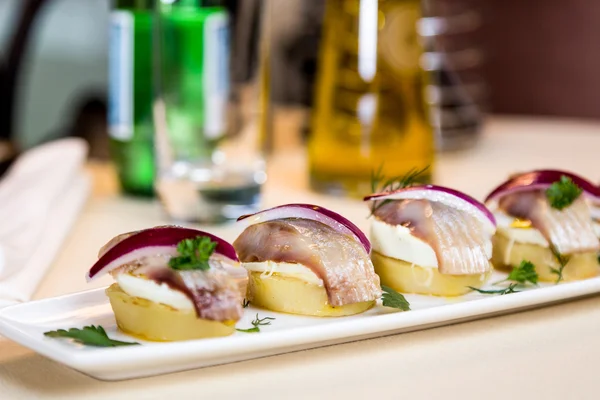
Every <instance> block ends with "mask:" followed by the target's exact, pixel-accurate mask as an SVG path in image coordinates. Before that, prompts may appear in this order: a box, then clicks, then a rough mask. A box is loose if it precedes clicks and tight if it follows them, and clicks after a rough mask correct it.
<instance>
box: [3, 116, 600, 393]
mask: <svg viewBox="0 0 600 400" xmlns="http://www.w3.org/2000/svg"><path fill="white" fill-rule="evenodd" d="M599 152H600V123H589V122H578V121H565V120H547V119H539V120H535V119H507V118H503V119H494V120H492V121H491V123H490V124H489V125H488V129H487V131H486V134H485V137H484V140H483V141H482V142H481V143H480V145H479V146H478V147H477V148H476V149H474V150H471V151H469V152H466V153H456V154H446V155H443V156H442V157H440V159H439V163H438V165H437V167H436V175H437V181H438V182H439V183H442V184H445V185H452V186H455V187H457V188H459V189H462V190H465V191H466V192H468V193H471V194H472V195H474V196H476V197H479V198H481V197H483V196H484V195H485V194H486V193H487V192H488V191H489V190H490V189H491V188H492V187H493V186H494V185H495V184H497V183H499V182H500V181H501V180H502V179H504V178H505V176H506V175H507V174H508V173H510V172H514V171H518V170H524V169H530V168H543V167H557V168H567V169H571V170H573V171H576V172H579V173H581V174H583V175H585V176H587V177H588V178H590V179H593V180H595V181H600V162H599V160H600V157H598V153H599ZM270 165H271V168H270V175H269V183H268V185H267V186H266V189H265V194H266V197H265V201H266V204H265V205H267V206H270V205H274V204H279V203H284V202H291V201H294V202H313V203H317V204H322V205H324V206H327V207H331V208H333V209H336V210H338V211H339V212H341V213H342V214H345V215H347V216H348V217H350V218H351V219H352V220H353V221H355V222H356V223H358V224H359V225H360V226H361V227H362V228H366V220H365V218H364V217H365V216H366V215H367V211H366V209H365V207H364V205H363V204H362V203H361V202H358V201H349V200H342V199H335V198H330V197H326V196H321V195H317V194H314V193H310V192H308V191H307V183H306V182H307V178H306V174H305V171H306V169H305V168H304V166H305V160H304V157H303V154H302V153H300V152H293V151H292V152H282V153H280V154H278V156H277V157H275V158H274V159H273V160H272V163H271V164H270ZM284 165H285V166H286V168H282V166H284ZM90 170H91V171H92V172H93V175H94V177H95V178H96V180H95V187H94V194H93V196H92V199H91V200H90V201H89V203H88V205H87V207H86V209H85V211H84V213H83V214H82V215H81V217H80V219H79V221H78V223H77V224H76V226H75V228H74V229H73V231H72V233H71V235H70V236H69V238H68V240H67V242H66V243H65V245H64V248H63V250H62V252H61V253H60V255H59V257H58V258H57V259H56V260H55V263H54V267H53V268H52V270H51V271H50V272H49V274H48V275H47V276H46V278H45V279H44V281H43V284H42V286H41V287H40V288H39V290H38V292H37V294H36V298H44V297H49V296H55V295H58V294H64V293H69V292H75V291H80V290H85V289H90V288H92V287H98V286H103V285H106V284H108V283H109V282H110V278H108V277H107V278H105V279H101V280H100V281H99V282H94V284H91V285H88V284H86V282H85V279H84V273H85V271H86V270H87V268H88V267H89V266H90V265H91V263H92V262H93V261H94V258H95V255H96V252H97V249H98V248H99V247H100V246H101V245H102V244H103V243H104V242H105V241H106V240H107V239H108V238H110V237H111V236H113V235H115V234H117V233H120V232H123V231H129V230H134V229H139V228H143V227H148V226H152V225H158V224H162V223H165V222H166V220H165V219H164V217H163V215H162V213H161V210H160V208H159V206H158V205H157V204H155V203H154V202H152V201H142V200H135V199H127V198H122V197H120V196H118V195H117V192H116V190H117V187H116V184H115V181H114V175H113V174H112V173H111V170H110V168H109V167H107V166H103V165H90ZM211 229H212V228H211ZM213 230H214V231H215V233H217V234H219V235H222V236H224V237H225V238H228V239H233V238H235V236H236V234H237V229H236V228H234V227H231V226H224V227H218V228H215V229H213ZM598 360H600V296H595V297H590V298H587V299H584V300H578V301H573V302H569V303H565V304H561V305H554V306H551V307H545V308H542V309H538V310H533V311H527V312H522V313H518V314H513V315H508V316H503V317H495V318H489V319H484V320H480V321H476V322H470V323H464V324H458V325H453V326H448V327H443V328H436V329H431V330H426V331H420V332H415V333H409V334H402V335H396V336H390V337H385V338H380V339H373V340H367V341H361V342H354V343H350V344H345V345H338V346H333V347H326V348H320V349H315V350H309V351H302V352H297V353H291V354H285V355H280V356H275V357H269V358H263V359H257V360H252V361H246V362H241V363H236V364H229V365H223V366H217V367H211V368H205V369H199V370H193V371H188V372H182V373H176V374H170V375H165V376H159V377H153V378H145V379H138V380H131V381H124V382H114V383H110V382H101V381H97V380H95V379H92V378H89V377H87V376H84V375H82V374H80V373H78V372H75V371H73V370H70V369H68V368H66V367H63V366H61V365H59V364H56V363H54V362H52V361H50V360H47V359H45V358H44V357H41V356H39V355H37V354H35V353H33V352H31V351H29V350H28V349H25V348H23V347H21V346H19V345H17V344H14V343H12V342H9V341H7V340H4V339H0V399H2V400H4V399H29V398H31V399H38V398H39V399H51V398H52V399H53V398H56V399H83V398H85V399H107V398H110V399H111V400H117V399H166V398H169V399H204V398H206V399H217V398H219V399H221V398H239V399H250V398H252V399H254V398H265V399H266V398H268V399H284V398H285V399H304V398H332V397H333V398H340V399H341V398H344V399H347V398H352V399H354V398H356V399H362V398H369V399H371V398H372V399H376V398H398V399H434V398H444V399H482V398H485V399H505V398H516V399H520V398H523V399H559V398H560V399H598V398H600V384H598V383H597V382H598V381H599V380H600V379H599V378H598V377H599V376H600V372H599V371H600V369H599V368H598V365H599V361H598Z"/></svg>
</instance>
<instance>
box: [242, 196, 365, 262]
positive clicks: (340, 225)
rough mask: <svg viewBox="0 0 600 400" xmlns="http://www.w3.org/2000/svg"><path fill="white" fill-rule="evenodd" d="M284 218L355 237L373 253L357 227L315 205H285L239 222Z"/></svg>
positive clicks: (258, 222) (250, 222)
mask: <svg viewBox="0 0 600 400" xmlns="http://www.w3.org/2000/svg"><path fill="white" fill-rule="evenodd" d="M284 218H302V219H310V220H313V221H317V222H321V223H323V224H325V225H327V226H329V227H330V228H333V229H334V230H336V231H337V232H340V233H343V234H345V235H349V236H354V237H355V238H356V239H357V240H358V241H359V242H360V243H361V244H362V245H363V247H364V248H365V250H366V252H367V253H370V252H371V242H369V239H367V237H366V236H365V234H364V233H363V232H362V231H361V230H360V229H359V228H358V227H357V226H356V225H354V224H353V223H352V222H350V221H349V220H348V219H346V218H345V217H342V216H341V215H340V214H338V213H336V212H333V211H331V210H328V209H326V208H323V207H319V206H315V205H313V204H285V205H281V206H277V207H273V208H269V209H267V210H263V211H260V212H257V213H256V214H250V215H242V216H241V217H239V218H238V221H242V220H246V222H247V223H248V225H254V224H260V223H261V222H267V221H273V220H276V219H284Z"/></svg>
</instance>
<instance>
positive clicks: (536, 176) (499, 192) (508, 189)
mask: <svg viewBox="0 0 600 400" xmlns="http://www.w3.org/2000/svg"><path fill="white" fill-rule="evenodd" d="M563 175H564V176H566V177H568V178H571V180H572V181H573V183H574V184H576V185H577V186H579V187H580V188H581V189H582V190H583V192H584V193H585V194H586V196H587V197H588V198H589V199H590V200H592V201H593V202H594V203H600V188H599V187H597V186H595V185H594V184H592V183H591V182H589V181H588V180H587V179H585V178H582V177H581V176H579V175H575V174H573V173H571V172H567V171H560V170H555V169H544V170H535V171H530V172H525V173H522V174H519V175H515V176H512V177H511V178H510V179H508V180H507V181H506V182H504V183H502V184H501V185H499V186H498V187H496V188H495V189H494V190H492V192H491V193H490V194H489V195H488V196H487V197H486V199H485V203H486V204H488V205H491V206H495V205H496V203H497V201H498V200H499V199H500V198H502V197H504V196H506V195H508V194H513V193H517V192H524V191H531V190H545V189H548V188H549V187H550V186H551V185H552V184H553V183H554V182H557V181H559V180H560V178H561V176H563Z"/></svg>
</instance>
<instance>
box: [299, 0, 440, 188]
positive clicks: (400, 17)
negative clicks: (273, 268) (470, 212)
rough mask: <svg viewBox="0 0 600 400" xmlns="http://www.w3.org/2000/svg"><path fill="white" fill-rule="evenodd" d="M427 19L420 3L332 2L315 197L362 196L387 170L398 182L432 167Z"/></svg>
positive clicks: (315, 131) (320, 93)
mask: <svg viewBox="0 0 600 400" xmlns="http://www.w3.org/2000/svg"><path fill="white" fill-rule="evenodd" d="M420 17H421V8H420V1H419V0H328V1H327V5H326V10H325V16H324V22H323V37H322V42H321V48H320V54H319V64H318V70H317V72H318V76H317V80H316V90H315V96H316V98H315V103H314V108H313V111H312V112H313V114H312V120H311V133H310V137H309V142H308V150H309V165H310V175H311V186H312V187H313V189H315V190H317V191H321V192H328V193H334V194H344V195H351V196H362V195H365V194H368V193H370V192H371V185H370V177H371V173H372V172H373V171H374V170H377V169H378V168H380V167H381V166H383V174H384V175H386V176H397V175H403V174H405V173H406V172H408V171H409V170H411V169H412V168H419V169H420V168H423V167H426V166H428V165H431V164H432V162H433V158H434V151H435V149H434V139H433V133H432V128H431V126H430V123H429V117H428V114H427V108H426V106H425V101H424V89H425V86H426V82H427V79H426V74H425V73H424V72H423V70H422V69H421V68H420V59H421V55H422V54H423V48H422V46H421V40H420V38H419V36H418V34H417V23H418V20H419V18H420ZM428 172H429V173H431V168H430V169H429V170H428ZM429 179H430V175H427V176H425V177H424V180H425V181H428V180H429Z"/></svg>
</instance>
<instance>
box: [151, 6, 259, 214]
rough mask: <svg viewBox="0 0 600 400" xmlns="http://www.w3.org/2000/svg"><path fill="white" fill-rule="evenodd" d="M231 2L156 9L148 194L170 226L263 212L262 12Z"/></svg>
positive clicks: (159, 7) (255, 8) (255, 7)
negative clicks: (152, 171) (152, 162)
mask: <svg viewBox="0 0 600 400" xmlns="http://www.w3.org/2000/svg"><path fill="white" fill-rule="evenodd" d="M228 3H231V2H228ZM234 3H235V4H238V5H236V6H235V7H234V8H232V7H226V6H225V2H224V1H218V0H211V1H206V0H204V1H202V0H188V1H186V0H175V1H174V0H161V1H160V2H158V4H157V7H156V13H155V15H156V19H155V20H156V24H155V35H154V48H155V57H154V70H155V87H156V98H155V102H154V106H153V108H154V120H155V125H156V126H155V146H156V160H157V165H156V167H157V177H156V182H155V189H156V192H157V194H158V197H159V199H160V201H161V203H162V204H163V206H164V209H165V210H166V212H167V214H168V215H169V216H170V217H171V218H172V219H174V220H176V221H194V222H221V221H226V220H231V219H235V218H237V217H239V216H240V215H242V214H246V213H251V212H254V211H257V210H258V208H259V205H260V193H261V186H262V185H263V183H264V182H265V181H266V178H267V176H266V172H265V161H264V157H263V151H262V147H263V146H262V140H261V137H262V136H263V135H264V132H263V130H262V129H261V126H264V124H263V123H261V121H262V120H263V119H264V116H263V115H262V111H261V108H260V107H259V105H260V104H261V103H263V102H261V101H260V85H259V84H258V82H259V80H258V78H257V77H258V76H259V74H258V71H260V68H258V67H257V65H258V61H257V60H259V59H260V57H258V56H257V54H258V52H259V51H260V49H261V47H260V37H261V36H262V35H260V31H259V29H258V28H256V27H257V26H258V27H260V26H261V24H260V18H261V12H260V9H261V8H260V2H256V1H252V0H251V1H244V2H234ZM240 3H241V4H240ZM242 7H244V9H243V10H240V8H242ZM240 11H242V12H240Z"/></svg>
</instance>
